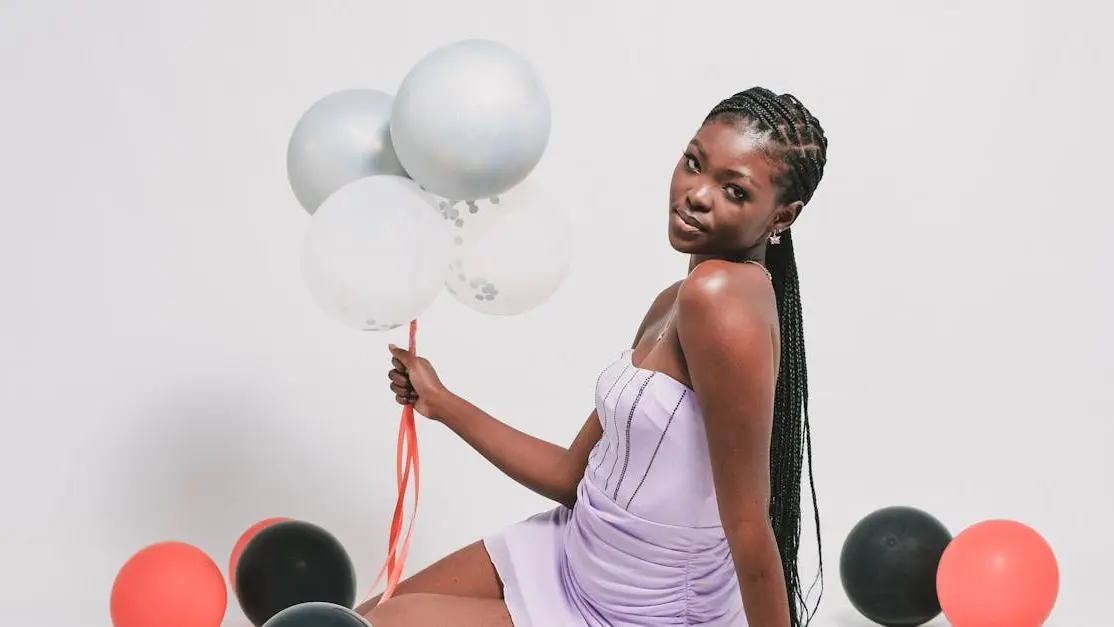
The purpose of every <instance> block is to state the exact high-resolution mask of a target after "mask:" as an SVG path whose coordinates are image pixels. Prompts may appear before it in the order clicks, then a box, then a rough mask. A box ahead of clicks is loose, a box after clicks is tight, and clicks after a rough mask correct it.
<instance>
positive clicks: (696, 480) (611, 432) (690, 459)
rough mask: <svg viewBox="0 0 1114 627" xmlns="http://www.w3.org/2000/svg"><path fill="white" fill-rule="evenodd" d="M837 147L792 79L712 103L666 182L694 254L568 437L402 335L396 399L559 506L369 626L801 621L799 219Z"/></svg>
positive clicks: (410, 591) (452, 562) (804, 394)
mask: <svg viewBox="0 0 1114 627" xmlns="http://www.w3.org/2000/svg"><path fill="white" fill-rule="evenodd" d="M827 145H828V142H827V139H826V138H825V136H824V132H823V129H822V128H821V126H820V123H819V122H818V121H817V119H816V118H815V117H813V115H812V114H811V113H809V111H808V110H807V109H806V108H805V107H804V106H803V105H802V104H801V103H800V102H799V101H798V100H797V99H796V98H794V97H793V96H791V95H788V94H783V95H777V94H775V93H773V92H771V91H769V90H767V89H764V88H758V87H756V88H752V89H749V90H747V91H744V92H740V93H738V94H735V95H734V96H731V97H730V98H728V99H726V100H724V101H723V102H721V103H720V104H718V105H717V106H716V107H715V108H714V109H712V111H711V112H710V113H709V115H708V116H707V118H706V119H705V121H704V123H703V124H702V125H701V126H700V128H699V129H698V131H697V133H696V135H695V136H694V137H693V138H692V140H691V141H690V142H689V144H688V146H687V148H686V149H685V151H684V152H683V154H682V156H681V158H680V160H679V162H678V164H677V166H676V169H675V170H674V172H673V179H672V184H671V185H670V189H669V207H668V209H669V212H668V232H669V243H670V245H672V247H673V248H674V249H676V250H678V251H680V252H682V253H687V254H689V255H690V256H691V262H690V266H689V272H688V275H687V276H686V277H685V278H684V279H683V280H682V281H679V282H678V283H676V284H674V285H672V286H670V287H669V288H667V289H666V290H665V291H663V292H662V293H661V294H660V295H659V296H658V297H657V299H656V300H655V301H654V302H653V304H652V305H651V306H650V309H649V311H648V312H647V313H646V316H645V319H644V320H643V321H642V324H641V325H640V326H639V328H638V331H637V333H636V336H635V341H634V344H633V346H632V347H631V349H630V350H627V351H624V352H623V353H622V354H621V355H620V356H619V357H618V358H617V359H616V360H615V361H614V362H613V363H611V364H609V365H607V366H606V367H605V368H604V369H603V371H602V372H601V374H600V376H599V379H598V381H597V383H596V389H595V411H593V412H592V414H591V415H590V416H589V417H588V420H587V422H585V423H584V426H583V428H582V429H581V430H580V433H579V435H578V436H577V437H576V439H575V440H574V441H573V443H572V444H571V445H570V446H569V447H568V448H564V447H561V446H557V445H554V444H550V443H548V442H543V441H541V440H538V439H536V438H533V437H531V436H529V435H526V434H524V433H521V432H519V431H516V430H515V429H513V428H511V427H509V426H507V425H506V424H504V423H502V422H500V421H498V420H496V419H495V418H493V417H491V416H489V415H488V414H486V413H484V412H483V411H482V410H480V409H478V408H477V407H475V406H473V405H472V404H470V403H469V402H467V401H465V400H464V399H463V398H461V397H459V396H457V395H455V394H453V393H451V392H449V391H448V390H447V389H446V388H445V387H444V386H443V385H442V383H441V381H440V380H439V379H438V377H437V374H436V372H435V371H434V369H433V367H432V366H431V365H430V364H429V362H428V361H427V360H425V359H423V358H421V357H419V356H416V355H412V354H410V353H409V352H407V351H404V350H401V349H398V348H396V347H391V352H392V354H393V365H394V368H393V369H392V370H391V371H390V373H389V378H390V388H391V390H392V391H394V393H395V395H396V400H397V401H398V402H399V403H401V404H413V405H414V408H415V410H416V411H417V412H418V413H419V414H421V415H423V416H426V417H428V418H430V419H432V420H436V421H438V422H440V423H442V424H444V425H445V426H446V427H448V428H449V429H452V430H453V431H454V432H456V433H457V434H458V435H460V437H462V438H463V439H464V440H465V441H466V442H468V443H469V444H470V445H471V446H472V447H473V448H475V449H476V450H477V451H478V452H479V453H480V454H482V455H483V456H485V457H486V458H487V459H488V460H490V461H491V462H492V463H493V464H495V465H496V466H497V467H499V468H500V469H501V470H502V471H503V472H505V473H506V474H507V475H508V476H510V477H511V478H513V479H515V480H516V481H518V482H519V483H521V484H523V485H525V486H526V487H528V488H530V489H532V490H534V491H536V492H538V493H539V494H542V495H544V496H546V497H548V498H551V499H553V500H554V501H556V502H557V503H559V504H560V506H559V507H557V508H556V509H553V510H552V511H549V512H545V513H542V514H539V515H537V516H534V517H532V518H529V519H527V520H525V521H522V522H520V523H518V524H515V525H512V526H510V527H508V528H507V529H504V530H503V531H502V532H501V533H498V534H495V535H492V536H490V537H488V538H486V539H484V540H482V541H480V542H476V543H474V544H472V545H470V546H467V547H465V548H463V549H461V550H459V551H457V552H456V553H453V554H452V555H449V556H448V557H445V558H443V559H442V560H441V561H439V562H437V563H435V564H433V565H432V566H430V567H429V568H427V569H425V570H423V571H421V572H419V573H418V574H416V575H414V576H413V577H411V578H410V579H408V580H406V581H405V582H403V583H402V584H401V585H400V586H399V588H398V591H397V593H396V596H394V597H393V598H391V599H390V600H388V601H387V602H385V603H382V604H378V599H373V600H371V601H369V602H368V603H367V604H365V605H364V606H362V607H360V608H359V609H358V611H360V612H361V613H362V614H363V615H364V616H366V617H367V618H368V620H369V621H370V622H371V623H372V625H373V626H374V627H450V626H451V627H505V626H513V627H657V626H664V625H707V626H710V627H742V626H744V625H748V624H749V625H752V626H754V627H797V626H798V625H801V624H802V623H805V622H807V621H806V620H805V616H803V615H804V614H806V611H805V610H806V608H805V607H804V595H803V594H802V590H801V586H800V581H799V579H798V575H797V566H796V564H797V550H798V539H799V536H800V522H801V521H800V511H801V509H800V497H801V495H800V480H801V472H802V464H803V461H804V457H805V453H806V452H807V453H808V456H809V462H810V464H811V451H810V450H809V449H810V441H809V435H808V412H807V403H808V388H807V376H806V370H805V354H804V340H803V335H802V322H801V304H800V293H799V289H798V282H797V268H796V263H795V261H794V257H793V240H792V237H791V235H790V231H789V229H790V227H791V226H792V225H793V223H794V221H795V220H796V219H797V217H798V216H799V215H800V213H801V209H802V208H803V207H804V205H805V204H806V203H807V202H808V201H809V200H810V198H811V197H812V195H813V192H814V191H815V190H816V188H817V185H818V184H819V183H820V179H821V177H822V176H823V172H824V164H825V160H826V151H827ZM810 479H811V471H810ZM812 497H813V501H814V503H815V498H816V497H815V489H813V495H812Z"/></svg>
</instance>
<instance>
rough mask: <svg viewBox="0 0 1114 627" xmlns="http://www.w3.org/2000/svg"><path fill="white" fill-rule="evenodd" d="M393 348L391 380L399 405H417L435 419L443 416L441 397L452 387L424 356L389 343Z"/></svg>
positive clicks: (423, 413)
mask: <svg viewBox="0 0 1114 627" xmlns="http://www.w3.org/2000/svg"><path fill="white" fill-rule="evenodd" d="M387 350H389V351H390V352H391V364H392V365H393V366H394V368H392V369H391V371H390V372H389V373H388V374H387V377H388V378H389V379H390V380H391V391H392V392H394V393H395V401H396V402H398V404H399V405H413V406H414V411H416V412H418V413H419V414H421V415H423V416H425V417H426V418H429V419H431V420H440V419H441V416H440V415H439V411H438V404H439V403H440V401H441V400H442V399H443V398H445V397H446V396H448V390H446V389H445V386H444V385H443V384H442V383H441V379H439V378H438V377H437V371H436V370H434V369H433V366H432V365H430V363H429V361H427V360H426V359H425V358H424V357H419V356H417V355H415V354H413V353H411V352H410V351H408V350H405V349H402V348H399V347H397V346H395V345H394V344H391V345H390V346H388V347H387Z"/></svg>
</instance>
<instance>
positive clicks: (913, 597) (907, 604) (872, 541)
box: [839, 507, 952, 627]
mask: <svg viewBox="0 0 1114 627" xmlns="http://www.w3.org/2000/svg"><path fill="white" fill-rule="evenodd" d="M951 540H952V536H951V533H950V532H949V531H948V529H947V527H945V526H944V525H943V524H942V523H941V522H940V521H939V520H937V519H936V518H934V517H933V516H931V515H930V514H928V513H925V512H923V511H921V510H919V509H916V508H913V507H886V508H883V509H880V510H878V511H876V512H873V513H871V514H870V515H868V516H866V517H865V518H863V519H862V520H861V521H859V523H858V524H856V525H855V526H854V528H852V529H851V533H849V534H848V535H847V539H846V540H844V543H843V550H842V552H841V553H840V556H839V578H840V581H841V583H842V584H843V589H844V591H845V592H846V593H847V598H848V599H849V600H850V601H851V605H853V606H854V607H855V609H857V610H858V611H859V613H861V614H862V615H863V616H865V617H867V618H869V619H870V620H872V621H874V622H876V623H878V624H880V625H885V627H917V626H918V625H923V624H925V623H927V622H928V621H930V620H932V619H933V618H935V617H936V616H937V615H939V614H940V600H939V598H938V597H937V595H936V570H937V568H938V567H939V565H940V556H941V555H943V553H944V549H945V548H947V546H948V543H950V542H951Z"/></svg>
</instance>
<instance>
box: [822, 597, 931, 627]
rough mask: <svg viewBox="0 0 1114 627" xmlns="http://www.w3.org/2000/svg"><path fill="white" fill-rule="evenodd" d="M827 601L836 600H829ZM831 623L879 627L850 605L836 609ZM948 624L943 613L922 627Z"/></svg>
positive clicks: (850, 626) (857, 626) (838, 625)
mask: <svg viewBox="0 0 1114 627" xmlns="http://www.w3.org/2000/svg"><path fill="white" fill-rule="evenodd" d="M827 603H834V602H833V601H830V600H829V601H827ZM820 611H821V612H823V611H824V609H823V604H821V610H820ZM822 624H827V623H822ZM831 624H832V625H833V626H834V627H878V623H875V622H874V621H871V620H869V619H867V618H864V617H863V615H862V614H860V613H858V612H856V611H855V610H854V609H853V608H850V607H841V608H839V609H837V610H835V611H834V612H833V616H832V622H831ZM948 625H950V623H949V622H948V621H947V619H946V618H944V616H943V615H940V616H937V617H936V618H934V619H932V620H930V621H929V622H927V623H924V624H923V625H921V627H948Z"/></svg>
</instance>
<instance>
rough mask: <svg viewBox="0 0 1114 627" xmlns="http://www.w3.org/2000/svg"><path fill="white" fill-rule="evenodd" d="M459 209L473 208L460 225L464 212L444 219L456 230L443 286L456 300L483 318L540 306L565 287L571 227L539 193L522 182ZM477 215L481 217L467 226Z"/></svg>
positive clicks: (572, 242) (558, 210) (570, 246)
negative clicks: (500, 193)
mask: <svg viewBox="0 0 1114 627" xmlns="http://www.w3.org/2000/svg"><path fill="white" fill-rule="evenodd" d="M458 205H463V206H464V207H465V211H467V210H468V209H469V208H471V207H475V208H476V209H477V211H476V212H475V213H471V212H469V213H468V214H467V217H465V218H463V221H462V222H459V223H458V220H462V218H461V215H463V214H460V213H458V214H457V216H456V217H455V218H454V217H452V215H451V213H449V215H447V216H446V218H445V219H446V222H448V223H450V224H451V225H452V226H453V228H454V229H456V233H455V234H454V239H455V241H456V245H457V252H456V254H455V255H454V258H453V261H452V263H451V265H450V276H449V278H448V280H447V281H446V283H445V285H446V288H447V289H448V290H449V292H450V293H452V294H453V296H454V297H455V298H456V299H457V300H458V301H460V302H461V303H463V304H465V305H467V306H468V307H470V308H472V309H475V310H476V311H479V312H481V313H485V314H491V315H516V314H521V313H525V312H527V311H530V310H532V309H535V308H537V307H538V306H540V305H542V304H543V303H545V302H546V301H547V300H549V298H550V297H552V296H553V294H555V293H556V292H557V290H558V289H559V288H560V287H561V285H563V284H564V282H565V278H566V277H567V276H568V272H569V268H570V267H571V265H572V255H573V247H574V240H573V237H572V228H571V225H570V223H569V220H568V217H567V215H566V214H565V213H564V212H563V211H562V210H560V209H559V208H557V207H556V206H555V205H553V204H552V203H551V202H549V201H548V199H547V198H546V196H545V195H544V191H543V190H541V189H539V188H538V187H537V186H535V185H532V184H528V183H524V184H523V185H520V186H518V187H516V188H515V189H512V190H511V191H510V192H508V193H507V194H504V195H501V196H498V197H496V198H495V199H489V200H487V201H484V202H477V203H458ZM448 211H449V212H451V211H452V210H451V209H449V210H448ZM442 212H443V214H444V213H445V212H446V209H444V208H442ZM476 216H484V217H481V218H479V219H477V220H475V221H473V222H472V223H471V224H470V223H469V222H468V218H469V217H476Z"/></svg>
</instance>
